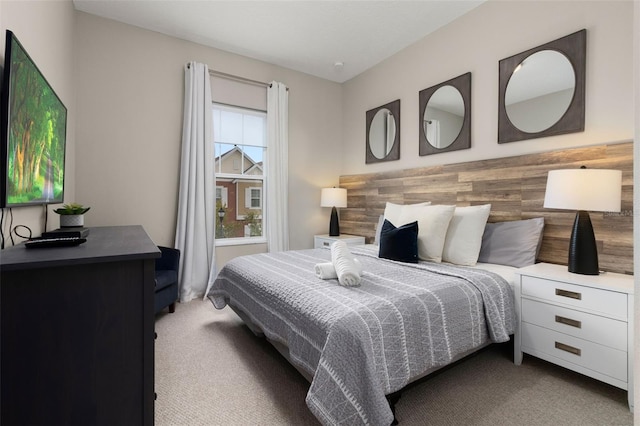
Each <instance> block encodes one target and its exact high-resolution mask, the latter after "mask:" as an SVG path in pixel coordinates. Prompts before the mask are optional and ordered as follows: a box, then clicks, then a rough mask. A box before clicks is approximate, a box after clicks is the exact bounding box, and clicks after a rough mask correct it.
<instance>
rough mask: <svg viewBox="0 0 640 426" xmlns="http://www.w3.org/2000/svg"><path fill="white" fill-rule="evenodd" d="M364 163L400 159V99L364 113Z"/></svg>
mask: <svg viewBox="0 0 640 426" xmlns="http://www.w3.org/2000/svg"><path fill="white" fill-rule="evenodd" d="M366 119H367V125H366V142H365V152H366V158H365V162H366V164H369V163H379V162H382V161H392V160H398V159H400V99H397V100H395V101H393V102H390V103H388V104H386V105H382V106H379V107H377V108H374V109H371V110H369V111H367V113H366Z"/></svg>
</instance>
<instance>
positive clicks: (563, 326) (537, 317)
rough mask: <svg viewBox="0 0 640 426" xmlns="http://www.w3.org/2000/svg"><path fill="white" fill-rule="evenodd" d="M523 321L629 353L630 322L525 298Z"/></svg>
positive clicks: (523, 302)
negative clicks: (628, 331) (628, 329)
mask: <svg viewBox="0 0 640 426" xmlns="http://www.w3.org/2000/svg"><path fill="white" fill-rule="evenodd" d="M522 321H524V322H528V323H530V324H534V325H539V326H541V327H544V328H548V329H551V330H554V331H557V332H560V333H564V334H568V335H571V336H574V337H577V338H580V339H584V340H588V341H590V342H596V343H599V344H601V345H604V346H609V347H611V348H614V349H618V350H621V351H625V352H626V350H627V323H626V322H624V321H618V320H614V319H611V318H606V317H602V316H599V315H593V314H588V313H586V312H581V311H577V310H573V309H568V308H563V307H561V306H557V305H550V304H548V303H542V302H536V301H534V300H529V299H522Z"/></svg>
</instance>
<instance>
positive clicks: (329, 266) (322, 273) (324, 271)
mask: <svg viewBox="0 0 640 426" xmlns="http://www.w3.org/2000/svg"><path fill="white" fill-rule="evenodd" d="M353 263H355V264H356V266H357V267H358V273H359V274H360V275H362V263H360V261H359V260H358V259H356V258H355V257H354V258H353ZM315 269H316V276H317V277H318V278H320V279H321V280H335V279H336V278H338V273H337V272H336V268H335V267H334V266H333V263H332V262H325V263H316V266H315Z"/></svg>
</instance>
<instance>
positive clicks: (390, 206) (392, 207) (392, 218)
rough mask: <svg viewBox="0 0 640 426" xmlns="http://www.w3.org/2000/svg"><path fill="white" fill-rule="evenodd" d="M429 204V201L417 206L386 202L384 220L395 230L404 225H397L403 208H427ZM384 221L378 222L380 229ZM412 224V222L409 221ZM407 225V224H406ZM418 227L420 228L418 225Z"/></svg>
mask: <svg viewBox="0 0 640 426" xmlns="http://www.w3.org/2000/svg"><path fill="white" fill-rule="evenodd" d="M429 204H431V202H430V201H426V202H424V203H417V204H394V203H390V202H388V201H387V204H386V206H385V208H384V219H387V220H388V221H389V222H391V223H392V224H393V226H395V227H396V228H398V227H400V226H402V225H405V224H404V223H399V221H400V215H401V214H402V210H403V209H404V208H405V207H411V206H428V205H429ZM384 219H383V220H381V221H380V227H382V222H384ZM411 222H413V221H411ZM407 223H409V222H407ZM418 226H420V225H419V224H418Z"/></svg>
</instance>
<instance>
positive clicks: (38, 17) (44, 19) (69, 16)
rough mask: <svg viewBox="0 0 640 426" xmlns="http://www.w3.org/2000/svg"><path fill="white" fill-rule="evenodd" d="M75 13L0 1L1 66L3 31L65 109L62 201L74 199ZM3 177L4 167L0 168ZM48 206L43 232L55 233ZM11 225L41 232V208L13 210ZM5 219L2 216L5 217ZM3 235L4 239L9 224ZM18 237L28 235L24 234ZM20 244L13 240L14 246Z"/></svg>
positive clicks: (65, 6) (64, 7)
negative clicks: (13, 38) (21, 48)
mask: <svg viewBox="0 0 640 426" xmlns="http://www.w3.org/2000/svg"><path fill="white" fill-rule="evenodd" d="M74 22H75V11H74V9H73V5H72V3H71V1H5V0H3V1H0V31H1V37H2V42H1V47H0V51H1V52H2V62H1V63H2V64H4V37H5V30H11V31H13V33H14V34H15V35H16V37H18V40H20V43H21V44H22V45H23V46H24V48H25V49H26V51H27V52H28V53H29V56H31V58H32V59H33V60H34V62H35V63H36V65H37V66H38V68H39V69H40V71H42V73H43V74H44V75H45V77H46V79H47V81H48V82H49V84H51V86H52V87H53V89H54V90H55V92H56V93H57V94H58V96H59V97H60V99H61V100H62V102H63V103H64V105H65V106H66V107H67V153H66V176H65V194H64V199H65V201H67V202H70V201H73V200H74V197H75V148H74V146H75V124H76V91H75V90H76V86H75V82H74V79H73V57H74V31H73V29H74ZM2 173H4V165H3V166H2ZM56 207H60V206H59V205H53V206H49V208H48V210H49V214H48V221H47V229H48V230H51V229H56V228H58V227H59V225H60V222H59V219H58V215H57V214H55V213H52V212H51V211H52V209H53V208H56ZM12 211H13V225H14V226H16V225H25V226H28V227H29V228H31V230H32V232H33V236H39V235H40V234H41V233H42V232H43V231H44V221H45V214H44V209H43V208H42V207H19V208H13V209H12ZM5 218H6V216H5ZM3 228H4V229H3V231H4V233H5V236H6V237H7V244H10V241H9V239H8V231H9V220H8V218H7V220H6V221H5V223H4V227H3ZM20 233H21V234H28V233H27V232H25V231H24V230H22V231H20ZM20 241H22V239H20V238H17V239H16V243H18V242H20Z"/></svg>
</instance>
